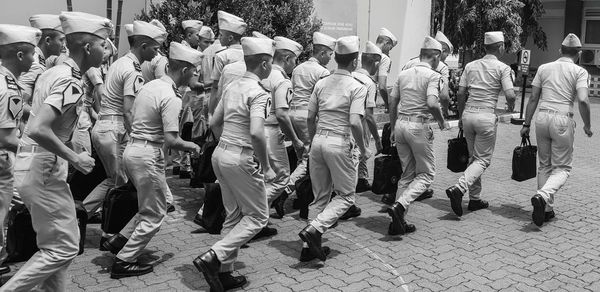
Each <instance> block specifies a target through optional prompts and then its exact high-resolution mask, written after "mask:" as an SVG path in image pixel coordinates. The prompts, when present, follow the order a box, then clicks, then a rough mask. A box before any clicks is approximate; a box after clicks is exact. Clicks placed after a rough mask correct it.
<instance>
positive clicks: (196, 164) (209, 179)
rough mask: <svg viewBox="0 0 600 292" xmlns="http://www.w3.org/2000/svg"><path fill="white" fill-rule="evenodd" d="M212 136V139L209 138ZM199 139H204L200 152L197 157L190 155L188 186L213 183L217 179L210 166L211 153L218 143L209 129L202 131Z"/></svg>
mask: <svg viewBox="0 0 600 292" xmlns="http://www.w3.org/2000/svg"><path fill="white" fill-rule="evenodd" d="M209 137H212V139H209ZM200 141H204V143H203V144H202V145H200V144H198V145H199V146H201V147H202V153H201V154H200V155H199V156H198V157H192V159H191V161H190V162H191V165H192V179H191V180H190V187H192V188H200V187H202V184H205V183H214V182H215V181H216V180H217V176H216V175H215V172H214V171H213V167H212V161H211V159H212V154H213V152H215V148H217V145H218V144H219V141H217V139H216V138H215V135H213V133H212V131H211V130H210V129H209V130H207V131H206V132H205V133H204V136H203V137H202V138H200Z"/></svg>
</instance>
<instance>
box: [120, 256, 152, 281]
mask: <svg viewBox="0 0 600 292" xmlns="http://www.w3.org/2000/svg"><path fill="white" fill-rule="evenodd" d="M153 270H154V268H153V267H152V265H148V264H140V263H128V262H125V261H122V260H120V259H115V262H114V263H113V265H112V268H111V270H110V277H111V278H112V279H120V278H125V277H135V276H141V275H145V274H148V273H152V271H153Z"/></svg>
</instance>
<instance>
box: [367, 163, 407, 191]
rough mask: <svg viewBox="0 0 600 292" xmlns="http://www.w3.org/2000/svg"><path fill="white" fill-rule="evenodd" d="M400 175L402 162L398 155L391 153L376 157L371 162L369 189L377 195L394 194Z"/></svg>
mask: <svg viewBox="0 0 600 292" xmlns="http://www.w3.org/2000/svg"><path fill="white" fill-rule="evenodd" d="M401 175H402V164H401V163H400V159H399V158H398V157H395V156H392V155H382V156H379V157H376V158H375V162H374V164H373V184H372V185H371V191H372V192H373V193H374V194H378V195H383V194H395V193H396V190H397V189H398V181H399V180H400V176H401Z"/></svg>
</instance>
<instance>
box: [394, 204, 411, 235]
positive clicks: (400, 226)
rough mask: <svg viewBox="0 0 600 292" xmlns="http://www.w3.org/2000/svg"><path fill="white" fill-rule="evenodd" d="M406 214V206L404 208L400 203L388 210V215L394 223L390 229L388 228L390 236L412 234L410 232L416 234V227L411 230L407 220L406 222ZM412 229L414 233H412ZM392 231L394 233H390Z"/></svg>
mask: <svg viewBox="0 0 600 292" xmlns="http://www.w3.org/2000/svg"><path fill="white" fill-rule="evenodd" d="M405 213H406V210H405V209H404V206H402V204H400V203H399V202H396V203H394V205H393V206H392V207H391V208H389V209H388V214H389V215H390V217H392V223H391V225H390V227H389V228H388V234H390V233H393V234H390V235H398V234H406V233H410V232H414V231H415V230H416V229H415V228H414V225H413V226H412V228H409V226H408V225H409V224H408V223H406V220H404V214H405ZM411 229H412V231H411ZM390 231H392V232H390Z"/></svg>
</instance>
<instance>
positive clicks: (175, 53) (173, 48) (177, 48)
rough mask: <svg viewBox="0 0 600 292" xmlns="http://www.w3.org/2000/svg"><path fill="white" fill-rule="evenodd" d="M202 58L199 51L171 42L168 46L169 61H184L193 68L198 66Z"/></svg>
mask: <svg viewBox="0 0 600 292" xmlns="http://www.w3.org/2000/svg"><path fill="white" fill-rule="evenodd" d="M203 56H204V54H202V53H201V52H200V51H198V50H196V49H192V48H190V47H188V46H186V45H182V44H180V43H178V42H171V44H170V46H169V59H173V60H179V61H184V62H188V63H190V64H192V65H194V66H198V65H200V63H201V62H202V57H203Z"/></svg>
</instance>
